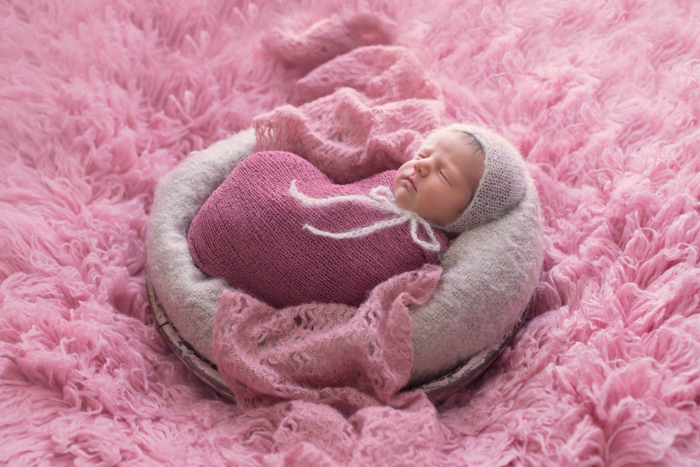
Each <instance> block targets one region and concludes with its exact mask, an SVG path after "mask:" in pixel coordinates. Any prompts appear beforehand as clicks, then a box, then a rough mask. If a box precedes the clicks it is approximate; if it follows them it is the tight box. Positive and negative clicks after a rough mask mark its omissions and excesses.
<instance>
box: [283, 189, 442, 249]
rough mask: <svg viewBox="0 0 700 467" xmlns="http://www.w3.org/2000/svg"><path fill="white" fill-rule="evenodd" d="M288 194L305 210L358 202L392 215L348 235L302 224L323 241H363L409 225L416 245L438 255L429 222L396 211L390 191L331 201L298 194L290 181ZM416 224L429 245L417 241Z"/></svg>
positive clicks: (437, 244) (403, 210) (438, 244)
mask: <svg viewBox="0 0 700 467" xmlns="http://www.w3.org/2000/svg"><path fill="white" fill-rule="evenodd" d="M289 194H290V195H291V196H292V197H293V198H296V199H297V200H299V201H301V202H302V203H304V204H305V205H306V206H329V205H331V204H335V203H341V202H353V201H359V202H361V203H365V204H368V205H370V206H373V207H375V208H377V209H379V210H381V211H387V212H391V213H393V214H394V215H395V216H394V217H390V218H388V219H386V220H383V221H379V222H376V223H374V224H372V225H370V226H367V227H361V228H359V229H355V230H351V231H349V232H339V233H333V232H326V231H323V230H319V229H317V228H316V227H313V226H311V225H309V224H304V228H306V229H308V230H310V231H311V233H313V234H315V235H321V236H323V237H330V238H335V239H342V238H358V237H365V236H367V235H369V234H371V233H373V232H376V231H377V230H380V229H383V228H386V227H393V226H395V225H399V224H402V223H404V222H407V221H409V222H410V223H411V238H412V239H413V241H414V242H415V243H417V244H418V245H420V246H421V247H423V248H425V249H426V250H429V251H435V252H437V251H440V243H439V242H438V241H437V239H436V238H435V234H434V233H433V228H432V227H431V226H430V224H429V223H428V221H426V220H425V219H423V218H422V217H420V216H419V215H418V214H416V213H415V212H413V211H409V210H407V209H403V208H401V207H399V205H398V204H396V201H395V200H394V194H393V193H392V192H391V190H390V189H389V187H386V186H377V187H374V188H372V189H371V190H370V191H369V196H365V195H343V196H333V197H331V198H310V197H308V196H306V195H305V194H303V193H301V192H300V191H299V190H297V185H296V180H292V184H291V185H290V186H289ZM419 224H420V225H421V226H422V227H423V229H424V230H425V232H426V233H427V234H428V237H430V240H431V241H430V242H426V241H425V240H421V239H420V238H418V225H419Z"/></svg>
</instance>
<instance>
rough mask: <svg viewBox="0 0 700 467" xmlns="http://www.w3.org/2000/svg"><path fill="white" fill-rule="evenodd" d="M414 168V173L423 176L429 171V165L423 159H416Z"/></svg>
mask: <svg viewBox="0 0 700 467" xmlns="http://www.w3.org/2000/svg"><path fill="white" fill-rule="evenodd" d="M414 167H415V171H416V172H418V173H419V174H421V175H423V176H424V175H426V174H427V173H428V172H429V171H430V164H429V163H428V161H427V160H425V159H418V160H417V161H416V165H415V166H414Z"/></svg>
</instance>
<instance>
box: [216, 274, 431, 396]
mask: <svg viewBox="0 0 700 467" xmlns="http://www.w3.org/2000/svg"><path fill="white" fill-rule="evenodd" d="M440 272H441V269H440V267H438V266H434V265H425V266H424V267H423V268H421V269H420V270H418V271H410V272H406V273H403V274H400V275H398V276H395V277H392V278H391V279H389V280H388V281H385V282H383V283H382V284H380V285H379V286H377V287H376V288H375V289H374V290H373V291H372V292H371V294H370V296H369V298H368V299H367V301H365V302H364V303H363V304H362V305H360V307H359V308H356V307H352V306H348V305H341V304H325V303H324V304H320V303H314V304H305V305H301V306H295V307H287V308H283V309H275V308H272V307H271V306H269V305H267V304H265V303H262V302H260V301H259V300H256V299H254V298H252V297H250V296H248V295H246V294H244V293H242V292H239V291H235V292H232V291H228V290H226V291H224V293H223V295H222V297H221V301H220V303H219V310H218V311H217V313H216V324H215V326H214V352H215V355H214V359H215V361H216V363H217V365H218V368H219V371H221V373H222V374H223V375H224V377H225V379H226V381H227V384H228V385H229V387H230V388H231V390H232V391H233V393H234V394H235V396H236V402H237V403H238V404H239V405H240V406H241V407H242V408H243V409H246V408H250V407H252V406H260V405H269V404H270V403H274V402H277V401H279V400H294V399H301V400H306V401H314V402H322V403H326V404H330V405H335V406H338V407H342V408H343V409H345V410H347V409H350V410H357V409H359V408H361V407H366V406H372V405H377V404H378V403H383V404H398V403H401V401H405V395H403V396H402V395H397V392H398V391H399V390H400V389H401V388H402V387H404V386H405V385H406V382H407V381H408V378H409V374H410V372H411V363H412V356H411V318H410V316H409V310H408V306H410V305H420V304H423V303H425V302H426V301H427V300H428V299H429V298H430V296H431V295H432V293H433V291H434V290H435V287H436V286H437V283H438V281H439V279H440Z"/></svg>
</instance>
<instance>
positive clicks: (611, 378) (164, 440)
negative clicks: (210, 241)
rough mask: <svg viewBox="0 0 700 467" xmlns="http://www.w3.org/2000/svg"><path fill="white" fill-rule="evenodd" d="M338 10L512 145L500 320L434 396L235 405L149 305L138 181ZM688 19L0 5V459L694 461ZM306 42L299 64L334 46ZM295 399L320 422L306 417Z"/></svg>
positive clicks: (696, 332)
mask: <svg viewBox="0 0 700 467" xmlns="http://www.w3.org/2000/svg"><path fill="white" fill-rule="evenodd" d="M358 12H360V13H368V14H370V15H373V16H375V17H377V18H381V19H383V20H385V21H390V22H392V24H393V29H392V30H391V31H389V30H387V31H385V33H386V38H390V39H392V40H393V43H395V44H397V45H401V46H405V47H408V48H410V49H411V50H412V51H413V52H414V53H415V54H416V56H417V57H418V58H419V60H420V61H421V62H422V63H423V64H424V66H425V67H426V68H427V70H428V74H429V75H430V77H431V78H432V79H433V81H434V82H435V83H437V84H438V85H439V87H440V88H441V89H442V92H443V94H444V100H445V103H446V109H447V118H446V120H448V121H455V120H467V121H474V122H478V123H484V124H487V125H489V126H492V127H494V128H495V129H497V130H499V131H500V132H502V133H503V134H504V135H505V136H507V137H508V138H509V139H510V140H512V141H513V142H514V143H515V144H516V145H517V146H518V147H519V148H520V150H521V151H522V152H523V154H524V155H525V156H526V158H527V161H528V164H529V168H530V170H531V172H532V174H533V177H534V178H535V180H536V182H537V184H538V188H539V190H540V199H541V203H542V207H543V213H544V222H545V235H546V253H545V268H544V273H543V276H542V282H541V284H540V286H539V288H538V292H537V295H536V300H535V306H534V309H533V312H532V313H531V316H530V317H529V320H528V322H527V323H526V325H525V326H524V327H523V329H522V330H521V331H520V332H519V333H518V335H517V336H516V339H515V340H514V342H513V343H512V345H510V346H509V347H508V348H507V349H506V351H505V352H504V353H503V354H502V355H501V356H500V357H499V359H498V360H497V362H496V363H495V364H494V365H493V366H492V367H491V368H490V369H489V370H488V371H487V372H486V374H484V376H482V377H481V378H480V379H479V380H478V381H477V382H476V383H475V384H474V385H472V386H471V387H470V388H468V389H466V390H464V391H462V392H461V393H460V394H457V395H455V396H453V397H451V398H450V399H449V400H447V401H445V402H444V403H442V404H441V405H439V406H438V407H433V406H432V405H430V404H429V403H428V402H427V401H426V400H425V399H422V400H415V401H414V402H413V403H412V404H411V405H407V406H406V408H400V407H388V406H374V407H368V408H364V409H361V410H360V411H358V412H356V413H355V414H354V415H353V416H352V417H351V418H350V419H348V418H347V417H346V416H347V415H348V414H346V413H343V412H342V410H336V409H335V408H332V407H331V406H329V405H323V404H314V403H312V402H292V403H288V404H282V405H278V406H275V410H276V412H275V413H274V414H271V409H269V408H267V409H261V411H260V412H259V413H256V412H255V411H245V413H244V412H243V411H241V409H240V408H239V407H238V406H236V405H234V404H231V403H228V402H226V401H224V400H222V399H220V398H219V397H217V396H216V394H214V393H213V392H212V391H211V390H209V389H207V388H206V387H205V386H204V385H203V384H201V383H200V382H199V381H198V380H197V379H196V378H195V377H194V376H192V375H191V374H190V373H189V371H188V370H187V369H186V368H185V367H184V366H183V365H182V364H181V363H180V361H179V360H178V359H177V358H176V357H175V355H174V354H173V353H172V352H171V351H170V349H169V348H168V347H167V345H166V344H165V341H164V340H163V339H162V338H161V336H160V334H159V331H158V329H157V328H156V327H155V325H154V320H153V318H152V316H151V315H150V310H149V307H148V302H147V298H146V288H145V279H144V277H145V276H144V272H145V271H144V264H145V248H144V238H145V228H146V223H147V218H148V212H149V206H150V204H151V202H152V196H153V190H154V187H155V185H156V183H157V182H158V179H159V178H160V177H161V176H162V175H163V174H164V173H166V172H167V171H168V170H170V169H171V168H172V167H173V166H175V165H176V164H177V163H178V162H179V161H180V160H182V159H183V158H184V157H186V156H187V154H189V152H190V151H192V150H197V149H202V148H204V147H207V146H208V145H210V144H211V143H213V142H215V141H217V140H219V139H222V138H224V137H226V136H228V135H230V134H232V133H234V132H236V131H238V130H241V129H244V128H247V127H249V126H250V124H251V121H252V119H253V117H255V116H256V115H258V114H261V113H263V112H266V111H269V110H271V109H273V108H274V107H276V106H278V105H281V104H284V103H286V102H288V100H289V98H290V91H291V89H292V86H293V84H294V83H295V82H296V81H297V80H298V79H300V78H301V77H302V76H303V75H304V73H305V72H306V71H308V70H309V69H311V68H313V67H314V66H317V65H318V64H319V63H313V61H311V62H305V63H301V62H299V61H297V63H301V65H299V66H292V65H291V64H290V62H289V61H287V60H286V59H285V57H286V58H289V57H294V56H303V53H302V52H303V48H304V47H307V46H309V44H311V45H313V44H314V40H315V39H314V37H313V34H311V35H308V34H307V35H296V36H295V34H298V33H301V32H302V31H303V30H304V29H305V28H307V27H309V26H311V25H312V24H314V23H316V22H317V21H320V20H323V19H327V18H338V17H339V18H346V17H352V15H353V14H355V13H358ZM326 24H327V23H326ZM698 24H700V4H699V3H697V2H692V1H683V0H669V1H664V2H661V1H658V0H637V1H623V0H610V1H604V0H582V1H579V2H570V1H568V0H513V1H508V2H501V1H498V0H490V1H481V0H479V1H477V0H466V1H445V2H435V1H428V0H382V1H379V0H351V1H347V0H344V1H341V0H308V1H304V2H272V1H269V2H265V1H263V0H261V1H259V2H247V1H244V0H240V1H228V0H212V1H205V0H187V1H185V0H170V1H168V2H165V1H162V0H153V1H148V2H142V1H140V0H122V1H119V2H115V1H113V0H71V1H58V2H56V1H48V0H36V1H31V0H13V1H11V2H8V1H5V2H2V3H1V4H0V281H2V283H1V284H0V304H1V305H0V309H1V311H0V464H9V465H36V464H42V465H74V464H77V465H115V464H123V465H161V464H162V465H187V466H191V465H250V466H253V465H269V466H282V465H289V466H295V465H329V466H331V465H412V464H413V465H421V466H425V465H470V466H472V465H474V466H477V465H484V466H493V465H499V466H501V465H554V466H559V465H580V466H598V465H601V466H602V465H611V466H623V465H645V466H649V465H669V466H681V465H697V462H698V459H700V410H699V409H698V407H697V406H698V404H699V403H700V364H699V363H698V362H700V264H699V262H700V202H699V201H698V198H699V197H700V40H699V39H698V38H699V37H700V28H698V26H697V25H698ZM324 27H325V26H324V24H320V25H318V26H317V27H316V29H315V31H317V32H318V31H321V32H323V28H324ZM290 35H291V36H290ZM279 37H297V38H298V44H299V49H298V50H281V49H280V48H276V47H275V44H276V43H279V41H276V39H275V38H279ZM345 39H347V38H345ZM348 40H349V39H348ZM316 45H317V44H316ZM327 45H328V47H327V48H326V50H327V52H328V56H327V57H320V58H319V60H320V61H321V62H322V61H324V60H327V59H329V58H331V57H332V56H333V55H334V54H338V53H342V52H343V51H346V50H347V49H348V47H352V46H354V45H357V44H352V43H349V42H347V41H345V42H344V41H343V40H339V41H337V42H335V43H332V44H327ZM299 50H302V52H299ZM295 54H297V55H295ZM299 54H300V55H299ZM292 61H293V60H292ZM299 413H303V414H305V415H306V416H305V417H304V418H303V420H302V421H301V422H299V421H298V420H297V419H295V417H294V414H299ZM314 413H317V414H319V417H320V416H323V417H324V418H326V419H329V418H331V419H332V418H333V417H335V419H337V421H338V423H337V430H335V431H333V430H325V431H324V432H323V433H321V434H319V435H318V436H312V435H311V434H312V433H316V432H317V430H318V427H315V426H313V417H311V416H309V414H314ZM348 420H351V421H348ZM302 422H303V423H302ZM399 432H400V433H401V435H400V436H399V435H398V433H399ZM389 454H392V455H389Z"/></svg>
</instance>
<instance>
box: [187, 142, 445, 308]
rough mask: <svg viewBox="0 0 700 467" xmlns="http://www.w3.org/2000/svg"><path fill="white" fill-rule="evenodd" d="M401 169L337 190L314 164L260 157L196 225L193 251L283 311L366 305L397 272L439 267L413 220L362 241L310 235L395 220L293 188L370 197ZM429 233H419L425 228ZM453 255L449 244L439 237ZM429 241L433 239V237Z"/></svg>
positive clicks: (213, 270)
mask: <svg viewBox="0 0 700 467" xmlns="http://www.w3.org/2000/svg"><path fill="white" fill-rule="evenodd" d="M394 174H395V171H386V172H382V173H379V174H377V175H374V176H372V177H370V178H368V179H364V180H360V181H358V182H355V183H351V184H347V185H335V184H333V183H332V182H331V181H330V180H329V179H328V177H326V176H325V175H324V174H323V173H321V172H320V171H319V170H318V169H317V168H315V167H314V166H313V165H312V164H311V163H309V162H307V161H306V160H304V159H302V158H300V157H298V156H296V155H294V154H291V153H286V152H277V151H270V152H264V153H257V154H254V155H252V156H250V157H248V158H247V159H245V160H244V161H243V162H241V163H240V164H239V165H238V167H236V169H234V170H233V172H231V174H230V175H229V177H228V178H227V179H226V181H224V183H223V184H222V185H221V186H220V187H219V188H218V189H217V190H216V191H215V192H214V193H213V194H212V195H211V197H210V198H209V199H208V200H207V202H206V203H205V204H204V206H202V209H201V210H200V211H199V213H198V214H197V216H196V217H195V218H194V220H193V221H192V225H191V227H190V231H189V234H188V241H189V245H190V251H191V253H192V256H193V258H194V259H195V262H196V263H197V265H198V266H199V267H200V269H202V270H203V271H204V272H205V273H207V274H208V275H210V276H214V277H222V278H224V279H225V280H226V281H227V282H229V283H230V284H232V285H234V286H236V287H239V288H240V289H242V290H243V291H245V292H247V293H249V294H251V295H253V296H254V297H256V298H258V299H260V300H263V301H265V302H266V303H268V304H269V305H272V306H274V307H277V308H282V307H285V306H292V305H299V304H302V303H310V302H324V303H344V304H348V305H353V306H357V305H359V304H360V303H362V302H363V300H364V299H365V297H366V295H367V293H368V292H369V291H371V290H372V289H373V288H374V287H375V286H376V285H378V284H380V283H381V282H384V281H385V280H387V279H389V278H390V277H393V276H395V275H397V274H400V273H403V272H407V271H412V270H416V269H418V268H420V267H421V266H422V265H423V264H426V263H432V264H437V263H438V255H437V254H436V253H431V252H430V251H427V250H425V249H423V248H421V247H420V246H419V245H418V244H416V243H415V242H414V241H413V239H412V238H411V233H410V226H409V225H408V224H407V223H404V224H400V225H397V226H393V227H389V228H385V229H381V230H378V231H376V232H374V233H372V234H370V235H368V236H365V237H360V238H346V239H333V238H327V237H324V236H320V235H315V234H313V233H311V232H310V231H309V230H308V229H305V228H304V225H305V224H308V225H311V226H313V227H315V228H317V229H319V230H322V231H326V232H347V231H351V230H355V229H357V228H359V227H365V226H368V225H372V224H374V223H376V222H378V221H381V220H384V219H386V218H387V213H386V212H382V211H380V210H377V209H376V208H374V207H371V206H368V205H365V204H362V203H337V204H332V205H329V206H314V207H308V206H305V205H304V204H303V203H301V202H300V201H298V200H297V199H295V198H293V197H292V196H291V195H290V193H289V188H290V185H291V183H292V181H293V180H296V186H297V188H298V190H299V191H300V192H301V193H303V194H304V195H306V196H309V197H312V198H329V197H335V196H340V195H352V194H361V195H367V194H368V193H369V191H370V190H371V189H372V188H373V187H377V186H391V182H392V180H393V177H394ZM419 230H420V229H419ZM434 234H435V236H436V238H437V239H438V241H439V243H440V244H441V246H442V248H445V247H446V246H447V244H448V240H447V237H446V236H445V235H444V234H443V233H441V232H439V231H434ZM421 238H422V239H425V240H428V238H427V236H426V235H425V232H423V233H422V235H421Z"/></svg>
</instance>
